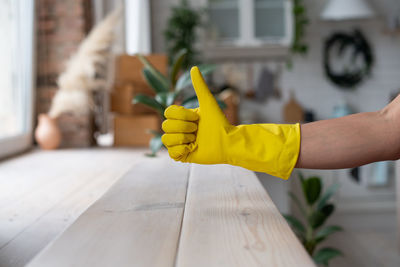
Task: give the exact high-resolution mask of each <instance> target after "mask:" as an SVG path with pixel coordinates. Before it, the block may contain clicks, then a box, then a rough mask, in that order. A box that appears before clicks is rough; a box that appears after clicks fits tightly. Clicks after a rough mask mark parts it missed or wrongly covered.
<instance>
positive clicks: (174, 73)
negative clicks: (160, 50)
mask: <svg viewBox="0 0 400 267" xmlns="http://www.w3.org/2000/svg"><path fill="white" fill-rule="evenodd" d="M186 55H187V50H186V49H182V50H180V51H179V52H178V54H177V55H176V57H175V60H174V62H175V63H174V64H173V66H172V70H171V73H170V80H171V85H172V87H173V88H174V87H175V85H176V81H177V80H178V77H177V76H178V73H179V70H180V69H181V68H182V63H183V60H184V59H185V57H186Z"/></svg>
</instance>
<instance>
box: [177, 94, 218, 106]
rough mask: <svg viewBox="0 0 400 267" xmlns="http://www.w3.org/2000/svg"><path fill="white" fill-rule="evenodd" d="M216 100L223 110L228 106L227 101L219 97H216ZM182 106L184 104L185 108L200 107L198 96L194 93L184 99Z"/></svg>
mask: <svg viewBox="0 0 400 267" xmlns="http://www.w3.org/2000/svg"><path fill="white" fill-rule="evenodd" d="M215 100H216V101H217V104H218V106H219V107H220V109H222V110H223V109H225V108H226V104H225V102H223V101H222V100H220V99H218V98H215ZM182 106H184V107H185V108H198V107H199V101H198V100H197V96H196V95H194V96H191V97H189V98H186V99H185V100H183V102H182Z"/></svg>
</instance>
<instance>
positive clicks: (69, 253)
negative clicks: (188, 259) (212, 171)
mask: <svg viewBox="0 0 400 267" xmlns="http://www.w3.org/2000/svg"><path fill="white" fill-rule="evenodd" d="M188 172H189V165H187V164H186V165H184V164H179V163H175V162H172V160H169V159H166V158H161V159H148V160H147V161H146V162H145V163H141V164H138V165H136V166H135V167H134V168H132V170H131V171H129V172H128V173H127V174H126V175H125V176H124V177H123V178H122V179H121V180H120V181H118V182H117V183H116V184H115V185H114V186H113V187H112V188H111V189H110V190H109V191H108V192H107V193H106V194H105V195H104V196H103V197H102V198H101V199H99V201H97V202H96V203H95V204H94V205H93V206H91V207H90V208H89V209H88V210H87V211H86V212H85V213H84V214H83V215H82V216H81V217H79V219H78V220H77V221H76V222H75V223H74V224H73V225H72V226H71V227H70V228H68V229H67V230H66V231H65V232H64V233H63V234H62V235H61V236H60V237H59V238H58V239H57V240H56V241H55V242H54V243H53V244H51V245H50V246H49V247H48V248H47V249H45V250H44V251H43V253H41V254H40V255H39V256H38V257H37V258H35V259H34V260H33V261H32V262H31V263H30V264H29V265H28V266H29V267H36V266H40V267H46V266H49V267H50V266H51V267H54V266H59V267H62V266H68V267H69V266H96V267H101V266H119V267H123V266H173V264H174V261H175V255H176V250H177V246H178V240H179V233H180V229H181V222H182V216H183V208H184V203H185V197H186V188H187V179H188Z"/></svg>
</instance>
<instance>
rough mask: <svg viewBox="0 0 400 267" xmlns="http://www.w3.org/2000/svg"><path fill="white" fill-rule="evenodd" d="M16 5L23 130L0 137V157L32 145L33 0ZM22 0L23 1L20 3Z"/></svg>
mask: <svg viewBox="0 0 400 267" xmlns="http://www.w3.org/2000/svg"><path fill="white" fill-rule="evenodd" d="M20 1H21V3H20V5H19V6H18V12H19V14H20V17H21V18H22V19H23V21H22V23H19V25H18V26H19V29H18V30H19V31H20V32H23V34H20V36H21V40H20V44H21V46H22V48H23V51H22V52H21V53H20V55H23V61H24V62H26V64H23V65H22V71H23V73H22V74H21V75H22V77H23V79H22V80H21V84H20V86H22V87H23V90H24V93H25V94H24V99H21V101H22V102H23V107H24V110H23V111H22V112H23V114H24V118H23V119H24V120H25V121H24V122H21V123H24V127H23V128H24V131H23V132H22V133H20V134H17V135H14V136H9V137H5V138H1V139H0V158H4V157H7V156H11V155H13V154H17V153H20V152H22V151H24V150H27V149H28V148H30V147H31V146H32V143H33V142H32V133H33V114H34V100H35V94H34V88H35V73H36V68H35V47H36V45H35V44H36V39H35V30H36V25H35V3H36V1H35V0H31V1H23V0H20ZM22 2H23V3H22Z"/></svg>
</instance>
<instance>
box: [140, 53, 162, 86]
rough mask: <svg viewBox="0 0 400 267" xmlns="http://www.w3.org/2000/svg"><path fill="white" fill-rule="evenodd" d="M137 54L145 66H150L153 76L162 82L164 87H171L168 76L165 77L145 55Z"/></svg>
mask: <svg viewBox="0 0 400 267" xmlns="http://www.w3.org/2000/svg"><path fill="white" fill-rule="evenodd" d="M137 56H138V58H139V59H140V61H141V62H142V63H143V65H144V66H145V68H148V69H149V71H151V73H152V74H153V76H154V77H155V78H156V79H157V80H158V81H159V83H162V85H163V88H169V82H168V79H167V77H165V76H164V75H163V74H162V73H161V72H159V71H158V70H157V69H156V68H155V67H154V66H153V65H152V64H151V63H150V62H149V61H148V60H147V59H146V58H145V57H144V56H143V55H141V54H137ZM167 91H168V90H167Z"/></svg>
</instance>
